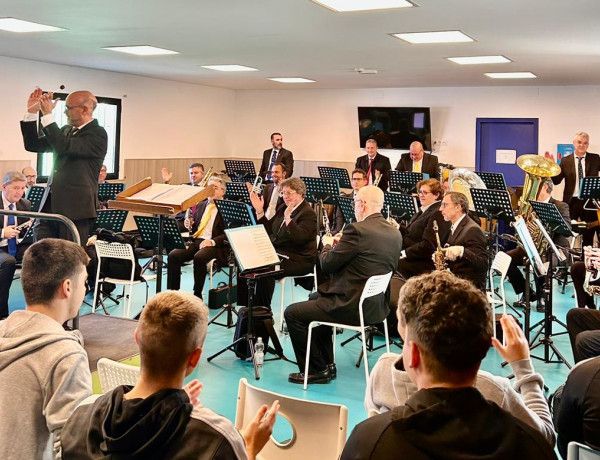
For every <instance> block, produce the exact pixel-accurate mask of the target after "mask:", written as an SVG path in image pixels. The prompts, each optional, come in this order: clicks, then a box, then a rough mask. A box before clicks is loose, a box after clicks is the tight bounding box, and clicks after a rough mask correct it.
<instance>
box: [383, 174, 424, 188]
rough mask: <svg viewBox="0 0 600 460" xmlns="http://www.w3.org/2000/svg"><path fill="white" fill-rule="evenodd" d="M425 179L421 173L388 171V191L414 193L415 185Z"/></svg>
mask: <svg viewBox="0 0 600 460" xmlns="http://www.w3.org/2000/svg"><path fill="white" fill-rule="evenodd" d="M424 178H425V176H424V175H423V173H418V172H410V171H395V170H392V171H390V191H391V192H402V193H416V191H417V183H418V182H419V181H422V180H423V179H424Z"/></svg>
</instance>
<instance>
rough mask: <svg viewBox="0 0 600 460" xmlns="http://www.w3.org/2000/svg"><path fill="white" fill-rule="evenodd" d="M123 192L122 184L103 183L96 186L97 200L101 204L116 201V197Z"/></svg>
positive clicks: (123, 185) (123, 186)
mask: <svg viewBox="0 0 600 460" xmlns="http://www.w3.org/2000/svg"><path fill="white" fill-rule="evenodd" d="M123 190H125V184H124V183H123V182H105V183H104V184H98V198H99V199H100V201H101V202H103V203H106V202H107V201H108V200H116V199H117V195H118V194H119V193H121V192H122V191H123Z"/></svg>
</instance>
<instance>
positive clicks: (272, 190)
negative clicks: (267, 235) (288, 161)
mask: <svg viewBox="0 0 600 460" xmlns="http://www.w3.org/2000/svg"><path fill="white" fill-rule="evenodd" d="M286 177H287V171H286V169H285V165H284V164H283V163H281V162H280V161H278V162H276V163H275V164H274V165H273V169H272V174H271V178H272V179H273V182H272V183H270V184H267V185H265V188H264V189H263V198H264V207H263V211H264V213H265V217H266V218H267V219H268V220H271V219H272V218H273V217H275V214H276V213H277V209H279V208H280V207H281V206H284V207H285V202H284V201H283V195H282V194H281V192H282V187H281V183H282V182H283V181H284V180H285V178H286ZM250 188H251V187H250Z"/></svg>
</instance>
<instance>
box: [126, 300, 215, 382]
mask: <svg viewBox="0 0 600 460" xmlns="http://www.w3.org/2000/svg"><path fill="white" fill-rule="evenodd" d="M207 322H208V309H207V308H206V306H205V305H204V303H203V302H202V300H200V299H199V298H198V297H196V296H194V295H193V294H191V293H187V292H180V291H166V292H161V293H159V294H156V295H155V296H154V297H152V298H151V299H150V300H149V301H148V303H147V304H146V306H145V307H144V309H143V310H142V316H141V317H140V323H139V325H138V333H137V338H138V344H139V347H140V358H141V367H142V371H143V372H146V373H148V375H151V376H155V377H156V376H172V375H173V374H175V373H176V372H179V371H180V370H181V369H182V368H183V366H184V365H185V362H186V361H187V359H188V357H189V356H190V354H191V353H192V352H194V351H195V350H196V349H198V348H202V346H203V344H204V339H205V337H206V329H207Z"/></svg>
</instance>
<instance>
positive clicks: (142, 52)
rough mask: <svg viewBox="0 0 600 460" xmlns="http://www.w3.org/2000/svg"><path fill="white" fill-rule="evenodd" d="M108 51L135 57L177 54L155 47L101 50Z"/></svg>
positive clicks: (119, 47)
mask: <svg viewBox="0 0 600 460" xmlns="http://www.w3.org/2000/svg"><path fill="white" fill-rule="evenodd" d="M103 49H105V50H110V51H118V52H119V53H127V54H135V55H137V56H160V55H164V54H179V52H177V51H171V50H166V49H163V48H156V47H155V46H148V45H142V46H109V47H106V48H103Z"/></svg>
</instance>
